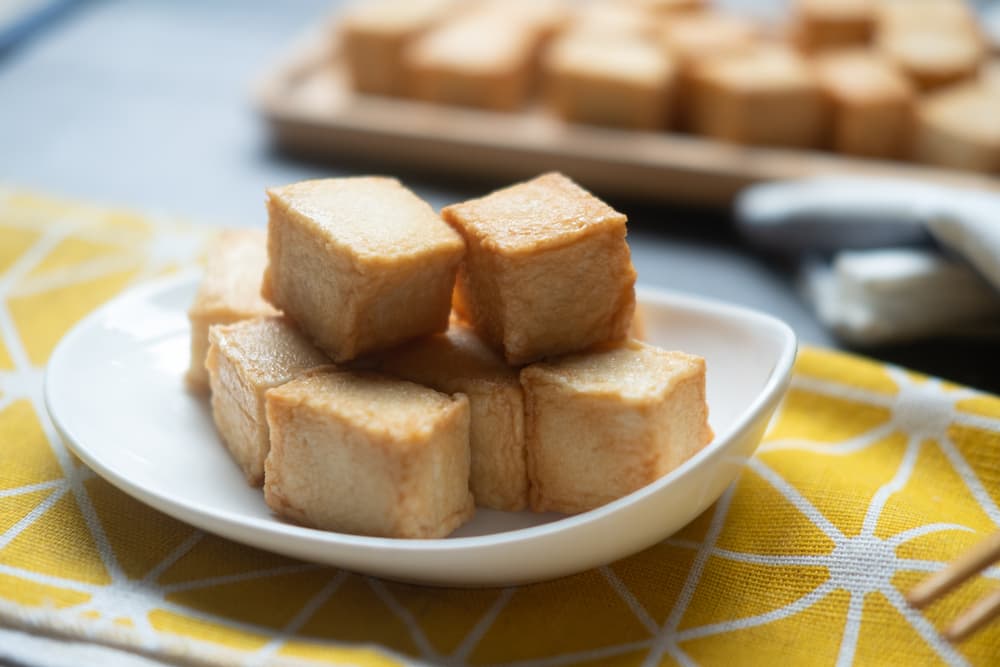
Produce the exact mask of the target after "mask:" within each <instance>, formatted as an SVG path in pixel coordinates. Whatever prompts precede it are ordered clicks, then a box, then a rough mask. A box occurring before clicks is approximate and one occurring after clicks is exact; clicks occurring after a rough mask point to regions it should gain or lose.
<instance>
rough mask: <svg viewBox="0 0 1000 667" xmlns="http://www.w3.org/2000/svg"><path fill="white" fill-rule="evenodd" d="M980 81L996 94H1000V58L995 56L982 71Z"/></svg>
mask: <svg viewBox="0 0 1000 667" xmlns="http://www.w3.org/2000/svg"><path fill="white" fill-rule="evenodd" d="M979 81H980V83H982V85H983V86H984V87H985V88H986V89H987V90H988V91H991V92H992V93H993V94H995V95H1000V58H994V59H993V60H991V61H989V62H988V63H986V64H985V65H983V69H982V70H981V71H980V76H979Z"/></svg>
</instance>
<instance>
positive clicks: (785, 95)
mask: <svg viewBox="0 0 1000 667" xmlns="http://www.w3.org/2000/svg"><path fill="white" fill-rule="evenodd" d="M788 4H789V11H788V15H787V17H786V19H785V20H784V21H783V22H780V23H774V22H771V23H767V22H764V21H761V20H759V19H756V18H753V17H751V16H750V15H747V14H737V13H731V12H726V11H725V10H724V9H723V7H722V6H721V5H722V3H711V2H709V1H707V0H580V1H578V2H571V1H570V0H466V1H461V0H415V1H414V2H406V1H403V0H373V1H372V2H365V3H359V4H358V5H357V6H356V7H354V8H353V9H350V10H348V11H347V12H346V13H345V15H344V17H343V19H342V21H341V23H340V26H339V42H340V44H341V45H342V47H343V48H342V49H341V50H340V51H339V53H341V54H342V56H343V62H344V64H345V66H346V70H347V71H348V73H349V75H350V77H349V78H350V80H351V81H352V84H353V87H354V90H356V91H357V92H359V93H363V94H370V93H376V94H381V95H394V96H402V97H408V98H412V99H416V100H421V101H423V102H428V103H431V104H436V105H451V106H458V107H465V108H478V109H483V110H487V111H491V112H507V113H518V114H522V115H526V116H531V115H537V114H538V113H539V112H541V113H542V114H543V115H548V116H551V117H554V119H555V120H557V121H563V122H565V123H568V124H585V125H591V126H601V127H608V128H614V129H617V130H623V131H641V132H664V131H666V132H682V133H691V134H696V135H700V136H703V137H706V138H708V139H712V140H715V141H719V142H725V143H731V144H740V145H752V146H769V147H780V148H793V149H799V150H813V151H815V150H827V151H833V152H836V153H840V154H844V155H849V156H854V157H863V158H873V159H882V160H885V159H890V160H910V161H916V162H923V163H927V164H933V165H940V166H944V167H951V168H959V169H970V170H978V171H985V172H1000V167H998V166H997V165H998V163H1000V152H998V142H997V118H1000V114H997V113H996V108H997V107H996V103H995V100H996V97H997V94H996V85H995V83H994V84H991V83H990V81H991V80H992V78H995V77H991V76H990V75H988V74H985V75H984V74H983V72H984V70H986V69H988V60H989V58H990V49H989V45H988V42H987V40H986V38H985V36H984V34H983V32H982V30H981V28H980V26H979V25H978V24H977V20H976V17H975V14H974V13H973V12H972V10H971V9H970V7H969V6H968V0H791V1H790V2H789V3H788ZM429 111H432V109H429ZM535 125H538V126H545V127H549V124H548V122H547V121H544V122H541V123H533V124H532V127H534V126H535ZM555 128H556V129H554V130H553V131H560V130H559V129H558V125H556V126H555ZM622 138H623V139H625V140H626V141H627V138H625V137H622ZM623 150H630V149H629V148H623Z"/></svg>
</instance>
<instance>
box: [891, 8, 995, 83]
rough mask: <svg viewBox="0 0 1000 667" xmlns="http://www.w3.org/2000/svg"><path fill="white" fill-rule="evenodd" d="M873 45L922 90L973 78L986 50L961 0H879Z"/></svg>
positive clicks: (973, 21)
mask: <svg viewBox="0 0 1000 667" xmlns="http://www.w3.org/2000/svg"><path fill="white" fill-rule="evenodd" d="M876 44H877V45H878V47H879V48H880V49H881V50H882V51H884V52H885V53H886V55H888V56H889V57H890V58H891V59H892V60H893V61H894V62H895V63H896V64H897V65H898V66H899V67H900V69H902V70H903V72H905V73H906V75H907V76H908V77H910V79H911V80H912V81H913V83H914V84H915V85H916V86H917V87H918V88H919V89H920V90H925V91H926V90H933V89H936V88H940V87H943V86H947V85H949V84H952V83H957V82H959V81H963V80H966V79H970V78H972V77H974V76H975V75H976V72H977V71H978V69H979V67H980V65H982V63H983V61H984V59H985V57H986V54H987V48H986V41H985V37H984V35H983V32H982V30H981V29H980V26H979V24H978V22H977V21H976V17H975V15H974V14H973V13H972V11H971V10H970V9H969V7H968V6H967V5H966V3H965V2H962V1H961V0H883V2H882V3H881V5H880V9H879V24H878V35H877V38H876Z"/></svg>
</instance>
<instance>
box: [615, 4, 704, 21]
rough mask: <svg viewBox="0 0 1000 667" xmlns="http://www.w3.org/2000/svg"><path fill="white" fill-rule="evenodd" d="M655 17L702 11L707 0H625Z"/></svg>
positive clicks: (671, 17)
mask: <svg viewBox="0 0 1000 667" xmlns="http://www.w3.org/2000/svg"><path fill="white" fill-rule="evenodd" d="M625 2H627V3H628V4H631V5H633V6H635V7H638V8H639V9H641V10H642V11H644V12H646V13H648V14H649V15H650V16H652V17H654V18H656V19H661V20H663V19H667V20H673V19H675V18H677V17H679V16H685V15H687V14H693V13H697V12H701V11H704V10H705V9H707V8H708V5H709V0H625Z"/></svg>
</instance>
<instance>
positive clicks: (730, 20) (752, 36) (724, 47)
mask: <svg viewBox="0 0 1000 667" xmlns="http://www.w3.org/2000/svg"><path fill="white" fill-rule="evenodd" d="M659 37H660V40H661V45H662V47H663V48H664V49H665V50H666V51H667V53H669V54H670V55H671V57H672V58H674V59H675V61H676V63H677V83H676V86H675V89H676V94H675V95H674V100H675V103H674V105H673V106H674V109H673V112H674V121H673V124H674V126H675V127H676V128H678V129H682V130H687V129H690V127H691V116H692V114H693V113H694V111H693V106H694V105H693V102H692V94H693V91H694V77H695V72H696V70H697V68H698V67H700V66H701V64H702V63H703V62H704V61H705V60H707V59H709V58H717V57H720V56H725V55H731V54H735V53H740V52H743V51H748V50H750V49H752V48H753V47H754V46H755V45H756V44H757V43H758V41H759V38H760V29H759V26H758V25H757V24H756V23H755V22H754V21H753V20H751V19H749V18H746V17H741V16H735V15H733V14H721V13H718V12H700V13H693V14H691V15H686V16H680V17H678V18H676V19H674V20H672V21H669V22H668V23H667V24H666V25H664V26H663V27H662V28H661V29H660V31H659Z"/></svg>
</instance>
